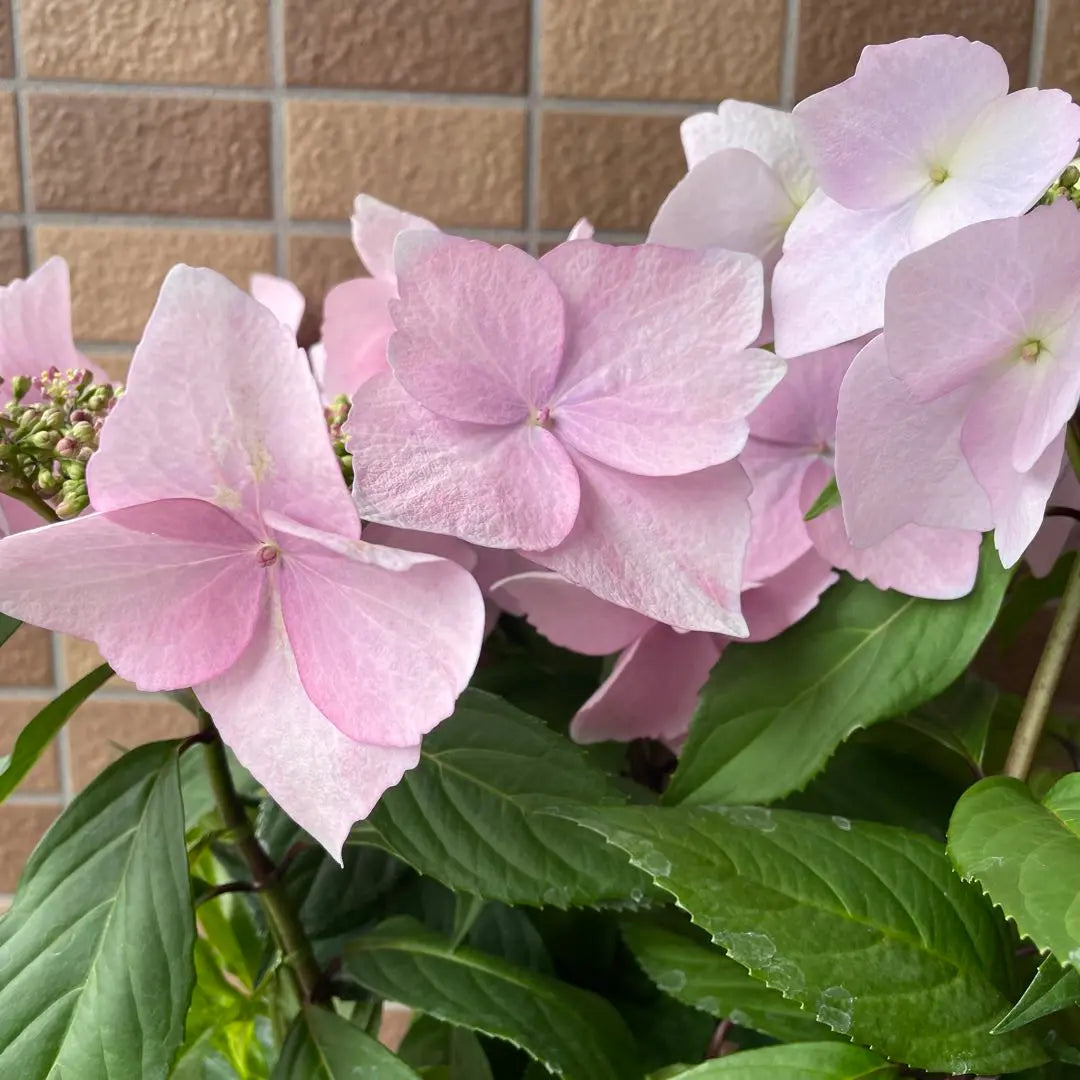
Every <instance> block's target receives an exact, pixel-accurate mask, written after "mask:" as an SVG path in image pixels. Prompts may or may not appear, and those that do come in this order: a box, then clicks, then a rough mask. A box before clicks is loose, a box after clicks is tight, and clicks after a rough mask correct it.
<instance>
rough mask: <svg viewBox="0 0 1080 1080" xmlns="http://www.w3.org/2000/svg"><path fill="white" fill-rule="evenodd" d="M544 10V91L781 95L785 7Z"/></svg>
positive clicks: (650, 4) (735, 3) (715, 1)
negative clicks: (781, 56)
mask: <svg viewBox="0 0 1080 1080" xmlns="http://www.w3.org/2000/svg"><path fill="white" fill-rule="evenodd" d="M540 12H541V19H542V35H541V38H540V41H541V84H542V87H543V91H544V93H545V94H548V95H553V96H558V97H602V98H634V99H642V100H643V99H649V98H660V99H666V100H672V99H674V100H683V101H719V100H720V99H721V98H725V97H738V98H745V99H748V100H750V101H763V102H776V101H777V99H778V98H779V95H780V54H781V49H782V41H783V33H784V0H696V2H694V3H676V4H658V3H656V0H544V3H543V4H541V6H540Z"/></svg>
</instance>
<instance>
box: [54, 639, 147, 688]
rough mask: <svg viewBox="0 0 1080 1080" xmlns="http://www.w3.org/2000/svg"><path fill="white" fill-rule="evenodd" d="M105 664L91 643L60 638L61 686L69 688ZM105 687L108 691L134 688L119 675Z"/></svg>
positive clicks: (111, 679) (114, 676)
mask: <svg viewBox="0 0 1080 1080" xmlns="http://www.w3.org/2000/svg"><path fill="white" fill-rule="evenodd" d="M104 663H105V658H104V657H103V656H102V655H101V653H100V652H98V647H97V646H96V645H95V644H94V643H93V642H92V641H83V640H81V639H80V638H73V637H67V636H66V635H64V636H61V638H60V672H59V681H60V684H61V686H71V684H72V683H76V682H78V681H79V680H80V679H81V678H82V677H83V676H84V675H89V674H90V672H91V671H93V670H94V668H96V667H100V666H101V665H102V664H104ZM105 685H106V686H107V687H108V688H109V689H110V690H115V689H117V688H118V687H120V688H127V689H131V690H134V689H135V687H134V686H133V685H132V684H131V683H129V682H128V681H127V680H126V679H121V678H120V676H119V675H113V676H112V677H111V678H110V679H109V681H108V682H106V683H105Z"/></svg>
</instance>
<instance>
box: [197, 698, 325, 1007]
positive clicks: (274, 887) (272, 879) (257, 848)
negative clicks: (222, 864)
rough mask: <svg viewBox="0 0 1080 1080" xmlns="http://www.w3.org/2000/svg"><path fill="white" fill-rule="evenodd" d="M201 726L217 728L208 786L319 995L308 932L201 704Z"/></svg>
mask: <svg viewBox="0 0 1080 1080" xmlns="http://www.w3.org/2000/svg"><path fill="white" fill-rule="evenodd" d="M199 729H200V731H202V732H213V734H214V737H213V738H211V739H210V740H209V741H208V742H207V744H206V764H207V770H208V772H209V773H210V786H211V788H212V789H213V792H214V800H215V802H216V803H217V807H218V811H219V812H220V814H221V817H222V819H223V820H224V822H225V827H226V828H227V829H228V830H229V832H230V833H231V835H232V838H233V842H234V843H235V844H236V847H237V848H238V849H239V851H240V855H241V857H242V858H243V860H244V862H245V863H247V866H248V869H249V870H250V871H251V879H252V882H253V883H254V886H255V890H256V895H257V896H258V897H259V900H260V902H261V903H262V905H263V908H264V910H265V911H266V917H267V920H268V922H269V923H270V925H271V927H273V930H274V933H275V935H276V936H277V938H278V941H279V943H280V945H281V948H282V950H283V952H284V954H285V961H286V963H288V964H289V966H290V967H291V968H292V969H293V971H294V972H295V974H296V978H297V981H298V982H299V984H300V990H301V993H302V994H303V996H304V999H305V1000H307V1001H321V1000H324V999H325V996H326V993H325V991H326V982H325V980H324V979H323V973H322V971H321V970H320V969H319V965H318V962H317V961H316V960H315V954H314V952H313V951H312V948H311V942H310V941H309V940H308V936H307V933H306V932H305V931H304V927H303V925H302V924H301V922H300V917H299V916H298V915H297V913H296V909H295V908H294V907H293V904H292V901H291V900H290V899H289V896H288V894H287V893H286V892H285V890H284V888H282V883H281V880H280V875H279V874H278V868H277V867H276V866H275V865H274V862H273V860H272V859H271V858H270V856H269V855H267V854H266V851H265V850H264V849H263V846H262V844H260V843H259V841H258V838H257V837H256V836H255V830H254V829H253V828H252V827H251V821H250V820H249V819H248V816H247V811H246V810H245V809H244V805H243V803H242V802H241V801H240V796H239V795H238V794H237V792H236V787H235V785H234V784H233V780H232V774H231V773H230V772H229V761H228V758H226V756H225V747H224V745H223V744H222V742H221V739H220V738H219V737H218V736H217V731H216V729H215V728H214V726H213V721H212V720H211V719H210V716H209V714H208V713H207V712H206V711H205V710H203V709H200V710H199Z"/></svg>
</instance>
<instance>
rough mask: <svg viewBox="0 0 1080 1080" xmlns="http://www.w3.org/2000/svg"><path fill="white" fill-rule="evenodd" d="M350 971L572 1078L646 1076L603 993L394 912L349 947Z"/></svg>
mask: <svg viewBox="0 0 1080 1080" xmlns="http://www.w3.org/2000/svg"><path fill="white" fill-rule="evenodd" d="M345 966H346V969H347V970H348V971H349V973H350V974H351V975H352V976H353V977H354V978H356V979H357V980H358V981H359V982H360V983H361V984H362V985H364V986H366V987H367V988H368V989H369V990H371V991H373V992H374V993H376V994H379V995H380V996H381V997H383V998H387V999H390V1000H393V1001H400V1002H402V1003H403V1004H405V1005H409V1006H411V1007H412V1008H414V1009H420V1010H422V1011H423V1012H426V1013H429V1014H431V1015H432V1016H435V1017H437V1018H438V1019H440V1020H445V1021H446V1022H447V1023H451V1024H458V1025H460V1026H462V1027H467V1028H470V1029H472V1030H473V1031H478V1032H483V1033H484V1034H487V1035H492V1036H496V1037H498V1038H500V1039H505V1040H507V1041H508V1042H511V1043H513V1044H514V1045H516V1046H520V1047H521V1048H522V1049H524V1050H526V1051H527V1052H528V1053H530V1054H531V1055H532V1056H533V1057H535V1058H536V1059H537V1060H538V1061H540V1062H542V1063H543V1064H545V1065H546V1066H547V1067H548V1068H549V1069H550V1070H551V1071H552V1072H556V1073H559V1074H562V1075H565V1077H566V1078H567V1080H633V1078H635V1077H640V1076H641V1069H640V1067H639V1065H638V1062H637V1061H636V1053H635V1050H634V1039H633V1036H632V1035H631V1034H630V1032H629V1031H628V1030H627V1028H626V1025H625V1024H624V1023H623V1021H622V1019H621V1018H620V1017H619V1015H618V1013H617V1012H616V1011H615V1010H614V1009H613V1008H612V1007H611V1005H609V1004H608V1003H607V1002H606V1001H604V1000H603V999H602V998H600V997H597V996H596V995H595V994H590V993H588V992H587V991H585V990H580V989H578V988H577V987H575V986H570V985H569V984H568V983H562V982H559V981H558V980H556V979H553V978H550V977H549V976H546V975H540V974H538V973H536V972H533V971H528V970H526V969H524V968H520V967H517V966H515V965H513V964H509V963H507V962H506V961H505V960H500V959H497V958H496V957H492V956H488V955H487V954H485V953H481V952H477V951H475V950H473V949H469V948H458V949H453V948H451V946H450V943H449V942H448V941H446V940H445V939H443V938H440V937H438V936H436V935H434V934H431V933H429V932H427V931H426V930H424V929H423V927H421V926H420V925H419V924H417V923H415V922H414V921H413V920H411V919H392V920H390V921H389V922H387V923H384V924H383V926H381V927H380V928H379V929H378V930H376V931H374V932H373V933H371V934H367V935H365V936H364V937H362V938H359V939H357V940H356V941H354V942H352V943H351V944H350V945H349V946H348V947H347V948H346V950H345Z"/></svg>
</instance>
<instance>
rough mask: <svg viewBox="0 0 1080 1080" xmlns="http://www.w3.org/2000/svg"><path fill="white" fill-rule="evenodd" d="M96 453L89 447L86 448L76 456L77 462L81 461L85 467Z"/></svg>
mask: <svg viewBox="0 0 1080 1080" xmlns="http://www.w3.org/2000/svg"><path fill="white" fill-rule="evenodd" d="M93 455H94V451H93V450H92V449H91V448H90V447H89V446H84V447H83V448H82V449H81V450H80V451H79V452H78V453H77V454H76V455H75V460H76V461H81V462H82V463H83V464H84V465H85V464H86V462H88V461H89V460H90V458H91V457H93Z"/></svg>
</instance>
